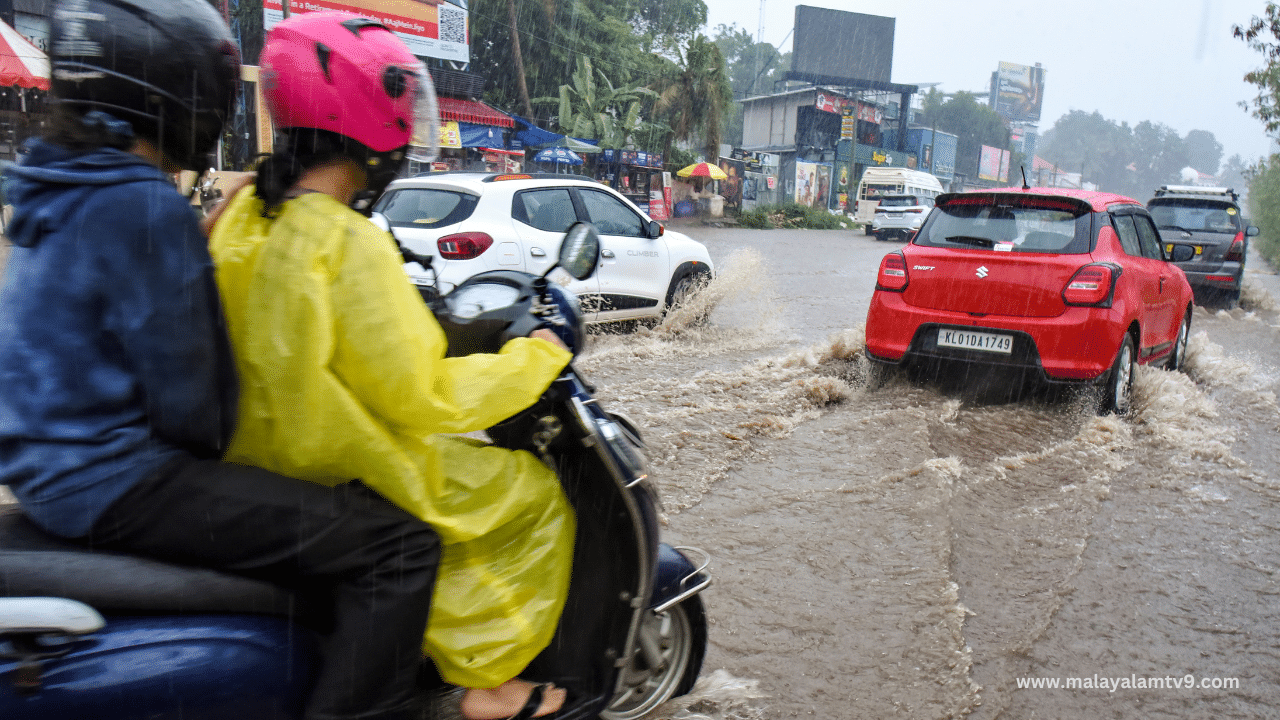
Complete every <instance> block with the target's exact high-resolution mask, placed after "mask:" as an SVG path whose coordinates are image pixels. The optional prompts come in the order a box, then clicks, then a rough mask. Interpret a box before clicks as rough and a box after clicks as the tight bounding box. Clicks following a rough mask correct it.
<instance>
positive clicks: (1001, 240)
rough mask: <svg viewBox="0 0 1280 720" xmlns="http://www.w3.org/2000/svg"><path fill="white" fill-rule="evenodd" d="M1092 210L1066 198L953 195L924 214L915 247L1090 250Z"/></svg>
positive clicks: (1033, 250) (1024, 250)
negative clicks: (1064, 199)
mask: <svg viewBox="0 0 1280 720" xmlns="http://www.w3.org/2000/svg"><path fill="white" fill-rule="evenodd" d="M1090 217H1091V214H1090V213H1089V212H1088V211H1087V210H1086V209H1084V208H1081V207H1078V206H1076V205H1075V204H1073V203H1070V202H1062V201H1054V200H1051V199H1049V200H1037V199H1034V198H1017V199H1016V200H1008V199H998V200H997V199H991V198H981V197H975V198H964V197H962V198H954V199H952V200H951V201H950V202H947V203H946V204H944V205H938V206H937V210H935V211H934V213H933V214H932V215H930V216H929V219H928V221H926V222H925V225H924V227H923V228H921V229H920V232H919V233H918V234H917V235H916V239H915V241H914V244H915V245H926V246H929V247H953V248H959V247H964V248H979V249H986V250H993V251H998V252H1000V251H1002V252H1024V253H1065V254H1079V253H1086V252H1089V244H1090V243H1089V229H1090Z"/></svg>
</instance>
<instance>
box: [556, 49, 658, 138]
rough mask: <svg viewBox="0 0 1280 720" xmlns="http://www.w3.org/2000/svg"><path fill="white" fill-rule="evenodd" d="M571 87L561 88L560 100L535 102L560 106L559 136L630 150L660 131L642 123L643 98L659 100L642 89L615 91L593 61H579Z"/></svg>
mask: <svg viewBox="0 0 1280 720" xmlns="http://www.w3.org/2000/svg"><path fill="white" fill-rule="evenodd" d="M570 80H571V81H572V82H571V83H569V84H566V85H561V86H560V96H559V97H555V98H548V97H541V98H535V99H534V100H533V102H534V103H540V104H544V105H547V104H552V103H557V104H558V106H559V107H558V114H557V117H556V124H557V126H558V128H559V130H560V132H562V133H564V134H565V135H569V136H572V137H577V138H583V139H586V140H598V141H599V142H600V145H601V146H602V147H614V148H621V147H627V146H628V145H629V144H631V143H632V141H633V140H634V139H635V138H636V137H637V136H641V135H644V134H646V133H649V134H652V133H653V132H654V131H655V130H660V129H661V128H660V126H655V125H654V124H653V123H649V122H647V121H645V120H644V119H642V117H641V113H642V111H643V107H642V106H643V102H642V100H641V99H642V98H645V97H650V98H653V97H657V94H656V93H655V92H654V91H652V90H650V89H649V88H646V87H643V86H631V87H615V86H614V85H613V82H612V81H610V80H609V78H608V76H606V75H605V74H604V72H602V71H600V70H597V69H595V68H594V67H593V66H592V64H591V59H590V58H588V57H585V56H579V57H578V66H577V68H576V69H575V70H574V72H573V75H571V76H570Z"/></svg>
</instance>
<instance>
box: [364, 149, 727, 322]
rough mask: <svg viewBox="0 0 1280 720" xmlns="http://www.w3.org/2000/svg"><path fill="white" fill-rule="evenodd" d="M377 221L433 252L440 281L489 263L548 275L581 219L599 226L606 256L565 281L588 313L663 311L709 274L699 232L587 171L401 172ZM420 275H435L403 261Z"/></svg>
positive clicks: (591, 318) (446, 285)
mask: <svg viewBox="0 0 1280 720" xmlns="http://www.w3.org/2000/svg"><path fill="white" fill-rule="evenodd" d="M373 210H374V212H373V218H372V219H373V222H374V223H375V224H377V225H378V226H379V227H381V228H383V229H384V230H390V231H391V232H392V233H394V234H395V236H396V239H398V240H399V241H400V242H401V243H402V244H404V245H405V246H406V247H408V248H409V249H410V250H412V251H414V252H415V253H418V254H420V255H430V256H431V257H432V263H431V266H432V269H433V270H434V271H435V273H436V277H435V278H434V280H435V282H436V283H437V284H438V286H439V290H441V291H443V292H447V291H448V290H450V289H452V288H453V287H454V286H456V285H457V284H458V283H460V282H462V281H463V280H466V279H467V278H469V277H471V276H472V275H476V274H479V273H482V272H485V271H488V270H523V271H525V272H529V273H533V274H535V275H541V274H543V273H545V272H546V271H547V269H548V268H550V267H551V266H552V263H554V262H555V259H556V257H557V256H558V255H559V253H560V242H561V241H562V240H563V239H564V232H565V230H567V229H568V228H569V226H570V225H572V224H573V223H574V222H576V221H578V220H585V221H587V222H590V223H592V224H593V225H595V226H596V229H597V230H599V232H600V248H601V252H600V266H599V267H598V268H597V269H596V273H595V274H594V275H592V276H591V277H590V278H588V279H587V280H577V281H574V282H571V283H569V285H568V286H567V287H568V289H569V290H570V291H572V292H573V293H574V294H576V295H578V297H579V298H580V299H581V300H582V306H583V310H584V314H585V315H586V318H585V319H586V320H587V321H588V322H609V321H614V320H633V319H645V318H654V317H660V316H661V315H662V314H663V313H665V312H666V310H667V308H669V307H671V306H672V305H673V304H674V303H675V302H677V301H678V300H679V299H680V298H681V297H682V296H683V295H684V294H685V293H688V292H690V291H692V290H693V289H695V288H697V287H699V286H700V284H702V283H705V282H706V281H708V280H710V279H711V274H712V267H711V256H710V255H709V254H708V253H707V248H706V247H705V246H704V245H703V244H702V243H700V242H698V241H696V240H693V239H692V238H690V237H688V236H686V235H683V234H681V233H678V232H672V231H669V230H666V229H665V228H664V227H663V226H662V225H661V224H660V223H658V222H657V221H655V220H651V219H650V218H649V216H647V215H645V214H644V213H643V212H641V211H640V209H639V208H637V207H636V206H635V205H633V204H632V203H631V202H630V201H629V200H627V199H626V198H625V197H623V196H622V195H619V194H618V193H617V192H614V191H613V190H612V189H611V188H608V187H605V186H604V185H601V184H600V183H598V182H595V181H594V180H591V179H590V178H587V177H581V176H577V175H557V174H548V173H530V174H516V175H504V174H495V173H466V172H443V173H427V174H424V175H419V176H417V177H412V178H405V179H402V180H396V181H395V182H393V183H391V185H390V186H388V187H387V191H386V192H385V193H383V195H382V197H380V198H379V199H378V202H377V203H375V204H374V207H373ZM405 271H406V272H408V273H409V277H410V279H412V280H413V282H414V283H415V284H416V285H419V286H423V285H427V284H429V283H431V282H432V280H433V278H431V277H430V275H429V274H427V273H425V272H424V271H423V269H422V268H421V267H419V266H418V265H417V264H407V265H405Z"/></svg>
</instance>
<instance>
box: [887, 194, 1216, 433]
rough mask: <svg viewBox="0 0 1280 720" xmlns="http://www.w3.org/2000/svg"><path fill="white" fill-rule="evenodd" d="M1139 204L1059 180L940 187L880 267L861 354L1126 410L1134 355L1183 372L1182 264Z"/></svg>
mask: <svg viewBox="0 0 1280 720" xmlns="http://www.w3.org/2000/svg"><path fill="white" fill-rule="evenodd" d="M1192 253H1193V250H1192V249H1191V248H1190V247H1188V246H1186V245H1175V246H1174V248H1173V255H1172V257H1171V258H1170V257H1167V256H1166V255H1165V250H1164V248H1163V243H1162V242H1161V239H1160V234H1159V232H1158V231H1157V230H1156V226H1155V223H1153V222H1152V219H1151V217H1150V216H1149V215H1148V213H1147V210H1146V209H1145V208H1144V207H1143V206H1142V205H1141V203H1139V202H1138V201H1136V200H1133V199H1131V198H1127V197H1123V196H1120V195H1112V194H1109V193H1099V192H1084V191H1077V190H1066V189H1057V188H1027V189H1023V190H1019V189H1008V190H984V191H977V192H968V193H948V194H944V195H941V196H939V197H938V198H937V202H936V207H935V209H934V210H933V212H932V213H930V215H929V217H928V219H927V220H926V221H925V223H924V226H923V227H922V228H921V229H920V231H919V232H918V233H916V236H915V238H914V239H913V240H912V241H911V243H910V244H909V245H907V246H906V247H905V248H903V249H902V250H899V251H895V252H891V253H889V254H888V255H886V256H885V257H884V259H883V260H882V261H881V263H880V270H879V273H878V275H877V279H876V290H875V293H874V295H873V296H872V299H871V308H870V310H869V312H868V314H867V325H866V353H867V357H868V358H870V359H871V360H874V361H879V362H881V363H887V364H894V365H919V364H925V363H932V364H934V365H940V366H956V365H959V366H963V365H965V364H973V365H981V366H987V367H1004V368H1007V369H1010V370H1016V371H1019V372H1020V373H1021V374H1023V375H1030V376H1031V377H1032V378H1033V379H1036V380H1038V381H1040V382H1042V383H1047V384H1056V383H1077V384H1083V383H1095V384H1100V385H1103V386H1104V387H1105V392H1104V393H1103V396H1102V402H1101V408H1100V409H1102V410H1104V411H1115V412H1118V413H1124V412H1126V411H1127V410H1128V408H1129V397H1130V389H1131V387H1132V381H1133V369H1134V366H1135V365H1137V364H1144V365H1146V364H1153V363H1159V364H1163V365H1165V366H1166V367H1169V368H1178V367H1179V366H1180V365H1181V364H1182V361H1183V358H1184V357H1185V354H1186V347H1187V337H1188V333H1189V332H1190V328H1191V309H1192V293H1191V286H1190V285H1189V284H1188V283H1187V279H1186V276H1185V275H1184V274H1183V272H1182V270H1181V269H1179V268H1178V267H1177V266H1176V265H1174V264H1173V263H1172V262H1170V260H1171V259H1172V260H1175V261H1182V262H1185V261H1186V260H1187V259H1189V258H1190V256H1191V254H1192Z"/></svg>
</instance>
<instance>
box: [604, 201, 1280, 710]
mask: <svg viewBox="0 0 1280 720" xmlns="http://www.w3.org/2000/svg"><path fill="white" fill-rule="evenodd" d="M688 232H689V234H690V235H692V236H693V237H695V238H697V239H699V240H702V241H703V242H705V243H706V244H707V246H708V247H709V249H710V250H711V253H712V257H713V258H714V259H715V260H716V261H717V264H718V270H719V272H720V279H719V280H718V281H717V284H716V286H714V287H713V288H712V291H713V292H712V294H713V295H714V299H715V301H716V303H717V305H716V309H715V311H714V312H713V313H712V316H711V323H710V325H709V326H706V327H702V328H699V327H688V326H685V325H683V324H682V323H681V322H680V318H679V317H674V318H672V319H671V320H670V321H668V322H667V323H665V324H664V325H662V326H659V327H658V328H655V329H653V330H641V331H639V332H638V333H635V334H632V335H617V336H613V335H601V336H597V337H595V338H594V343H593V345H592V347H591V348H590V349H589V351H588V353H587V354H586V355H585V356H584V357H583V358H582V359H581V361H580V362H579V365H580V366H581V368H582V369H583V370H584V371H585V372H586V373H587V374H588V375H589V376H590V377H591V378H592V379H593V380H595V381H597V382H598V384H599V390H600V395H601V398H602V400H604V401H605V402H607V403H608V404H609V406H610V407H611V408H614V409H619V410H622V411H624V412H626V413H628V414H630V415H631V416H632V417H633V418H634V419H635V420H636V421H638V423H639V424H640V425H641V426H642V427H643V428H644V430H645V433H646V439H647V440H648V442H649V444H650V463H651V471H652V475H653V477H655V478H656V479H657V481H658V484H659V487H660V488H661V490H662V493H663V497H664V501H665V510H666V513H665V521H666V522H667V528H666V532H668V533H669V537H668V538H667V539H669V540H672V541H675V542H677V543H687V544H691V545H698V546H701V547H703V548H705V549H706V550H708V551H710V552H711V554H712V555H713V557H714V562H713V564H712V570H713V572H714V574H715V577H716V584H715V585H713V586H712V588H711V589H710V590H708V592H707V593H706V595H705V596H704V597H705V600H706V602H707V607H708V614H709V616H710V622H711V625H710V628H709V635H710V639H711V649H710V651H709V653H708V656H707V660H706V665H705V667H704V672H703V677H704V682H703V685H702V686H701V687H700V689H699V691H698V692H696V693H695V694H694V695H692V696H691V697H689V698H686V699H685V700H684V701H680V702H675V703H672V704H671V705H670V706H669V707H668V708H666V709H665V712H663V713H661V714H660V715H659V716H660V717H672V718H704V717H705V718H713V719H719V718H798V717H810V716H812V717H822V718H862V717H866V718H885V717H904V718H950V717H964V716H968V717H972V718H1059V717H1138V716H1142V717H1206V716H1215V717H1229V718H1235V717H1241V718H1245V717H1249V718H1252V717H1267V716H1271V715H1272V714H1273V712H1274V710H1273V709H1274V708H1275V707H1277V706H1280V682H1277V681H1278V679H1280V678H1277V675H1280V669H1277V668H1280V665H1278V664H1277V663H1276V662H1275V661H1276V658H1277V650H1276V648H1277V647H1280V619H1277V618H1276V617H1275V613H1274V612H1272V609H1273V608H1274V607H1275V605H1276V604H1277V602H1278V601H1280V547H1278V545H1277V543H1276V542H1275V540H1274V538H1275V536H1276V533H1277V531H1278V530H1280V471H1278V468H1280V432H1277V431H1278V430H1280V427H1278V426H1280V407H1278V406H1277V400H1276V393H1277V390H1278V389H1280V370H1277V367H1276V359H1277V358H1280V312H1278V310H1280V306H1278V305H1277V303H1276V299H1280V281H1278V278H1277V277H1276V276H1275V275H1273V274H1271V272H1270V270H1266V271H1265V272H1260V271H1259V270H1258V269H1259V268H1265V267H1266V266H1265V265H1264V264H1263V263H1262V262H1261V261H1260V260H1259V259H1258V258H1256V257H1255V258H1251V259H1250V265H1251V267H1252V268H1253V269H1254V270H1253V271H1252V272H1250V274H1249V278H1248V282H1247V287H1246V293H1245V299H1244V302H1243V307H1242V308H1240V309H1236V310H1233V311H1231V312H1225V311H1208V310H1205V309H1202V308H1198V309H1197V310H1196V313H1195V316H1194V318H1193V321H1192V340H1191V343H1190V350H1189V353H1188V359H1187V372H1186V373H1185V374H1182V373H1169V372H1165V371H1163V370H1157V369H1150V368H1140V370H1139V373H1138V375H1137V378H1136V380H1135V395H1136V397H1135V410H1134V412H1133V414H1132V415H1131V416H1130V417H1128V418H1125V419H1116V418H1112V417H1106V418H1099V417H1096V416H1095V415H1094V414H1093V413H1092V412H1091V410H1089V409H1088V406H1087V404H1086V403H1085V402H1083V401H1072V400H1071V399H1067V400H1061V401H1057V402H1043V401H1038V400H1026V401H1021V402H1017V403H1004V404H983V403H980V402H974V401H972V400H968V399H965V398H963V397H961V396H960V395H959V394H958V393H956V392H952V391H950V390H947V389H941V388H939V387H937V386H933V385H916V384H912V383H910V382H908V381H907V380H906V379H905V378H901V377H898V378H895V379H893V380H891V381H890V382H889V383H888V384H887V385H885V386H883V387H878V388H875V389H869V388H868V387H866V386H865V384H864V382H863V380H864V378H863V373H864V371H863V369H862V364H861V361H860V355H861V345H862V334H861V333H862V323H863V321H864V320H865V316H866V310H867V306H868V303H869V300H870V295H871V289H872V287H873V286H874V275H875V271H876V268H877V266H878V263H879V258H880V257H881V256H882V255H883V254H884V253H885V252H888V251H889V250H891V249H893V247H896V244H895V243H877V242H876V241H874V240H872V239H870V238H867V237H864V236H862V235H856V234H851V233H847V232H816V231H747V230H716V229H706V228H701V227H696V226H695V227H690V228H689V229H688ZM1175 679H1176V681H1177V682H1176V684H1177V685H1178V686H1175V682H1174V681H1175ZM1122 681H1123V682H1122ZM1053 682H1057V683H1059V684H1061V685H1063V686H1064V687H1062V688H1059V689H1051V688H1050V689H1046V688H1045V687H1044V684H1045V683H1053ZM1069 682H1072V683H1075V684H1076V685H1078V687H1073V688H1072V689H1066V688H1065V685H1066V684H1067V683H1069ZM1033 683H1038V684H1040V687H1035V686H1033ZM1104 683H1105V684H1104ZM1157 685H1158V687H1156V686H1157ZM1113 687H1114V689H1113Z"/></svg>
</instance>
